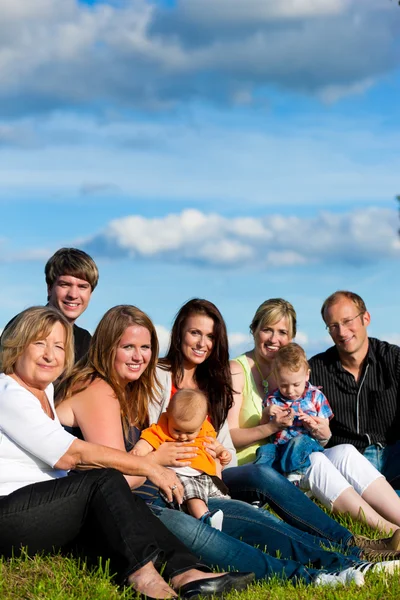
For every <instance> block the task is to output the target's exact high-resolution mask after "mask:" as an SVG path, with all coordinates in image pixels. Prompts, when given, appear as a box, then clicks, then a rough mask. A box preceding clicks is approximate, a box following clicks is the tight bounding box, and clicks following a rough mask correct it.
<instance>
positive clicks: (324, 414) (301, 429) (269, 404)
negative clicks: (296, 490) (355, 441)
mask: <svg viewBox="0 0 400 600" xmlns="http://www.w3.org/2000/svg"><path fill="white" fill-rule="evenodd" d="M273 371H274V376H275V379H276V382H277V384H278V387H277V389H276V390H275V391H274V392H273V393H272V394H270V395H267V396H266V397H265V398H264V400H263V407H264V408H266V409H267V410H266V414H269V418H270V420H273V419H274V418H276V416H277V415H284V414H285V413H286V414H287V413H288V410H289V411H290V410H292V411H293V423H292V425H289V426H288V427H286V428H285V429H281V430H279V431H278V432H277V433H275V434H273V435H272V436H271V437H270V441H271V442H273V444H267V445H266V446H260V447H259V448H258V450H257V452H256V460H255V464H257V463H262V464H270V465H271V466H273V467H274V468H276V469H277V470H278V471H279V472H280V473H283V474H284V475H285V476H286V477H287V478H288V479H289V481H292V482H293V483H295V484H296V485H299V482H300V480H301V479H302V477H303V474H304V472H305V471H306V469H307V468H308V467H309V466H310V464H311V462H310V454H311V453H312V452H323V450H324V445H325V444H326V443H327V442H328V439H329V437H330V430H329V419H330V418H332V416H333V413H332V410H331V407H330V406H329V403H328V400H327V399H326V398H325V396H324V394H323V393H322V392H321V391H320V390H319V389H318V388H316V387H315V386H313V385H311V384H310V382H309V378H310V369H309V366H308V362H307V357H306V354H305V352H304V350H303V348H301V346H299V345H298V344H296V343H294V342H291V343H290V344H287V345H286V346H283V347H282V348H280V349H279V350H278V352H277V353H276V356H275V360H274V366H273ZM320 428H324V431H326V432H327V438H326V439H321V438H320V439H318V440H316V439H314V437H312V435H313V432H317V431H319V430H320Z"/></svg>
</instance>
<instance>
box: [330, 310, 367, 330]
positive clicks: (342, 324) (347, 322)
mask: <svg viewBox="0 0 400 600" xmlns="http://www.w3.org/2000/svg"><path fill="white" fill-rule="evenodd" d="M363 314H364V311H361V312H360V313H358V315H356V316H355V317H352V318H351V319H343V320H342V321H339V323H331V325H326V329H327V330H328V331H329V333H335V332H336V331H339V327H346V328H347V327H350V325H351V324H352V322H353V321H354V319H357V317H360V316H361V315H363Z"/></svg>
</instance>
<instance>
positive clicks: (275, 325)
mask: <svg viewBox="0 0 400 600" xmlns="http://www.w3.org/2000/svg"><path fill="white" fill-rule="evenodd" d="M250 331H251V333H252V334H253V337H254V348H253V349H252V350H250V351H249V352H246V353H245V354H242V355H241V356H239V357H238V358H237V359H236V360H234V361H231V373H232V387H233V390H234V399H233V405H232V407H231V408H230V410H229V414H228V424H229V429H230V433H231V437H232V441H233V443H234V445H235V447H236V450H237V458H238V464H239V467H238V468H237V469H234V470H230V469H227V470H226V471H225V472H224V480H225V482H226V484H227V485H228V487H229V489H230V491H231V494H232V496H233V497H235V498H238V499H240V500H244V501H247V502H248V501H255V500H260V501H261V502H263V501H264V500H265V491H266V490H271V489H273V490H274V494H275V493H276V490H277V488H282V487H283V482H282V479H277V477H276V475H275V473H274V470H273V469H271V468H269V467H266V466H265V465H262V467H263V468H262V469H261V465H258V464H256V465H253V464H250V463H252V462H253V461H254V459H255V455H256V451H257V448H258V447H259V446H261V445H262V444H265V443H267V441H268V439H267V438H268V437H269V436H270V435H271V434H273V433H276V432H277V431H278V430H279V429H282V428H285V427H288V426H290V425H292V423H293V418H294V411H293V409H285V410H284V409H282V412H281V414H280V416H279V415H277V416H276V418H274V419H273V420H270V419H269V414H268V412H267V411H268V409H264V411H263V410H262V400H263V398H264V396H265V395H266V394H267V392H268V391H270V392H272V391H273V390H275V389H276V388H277V387H278V386H277V382H276V381H275V378H274V372H273V364H274V359H275V355H276V352H277V351H278V350H279V349H280V348H281V347H282V346H286V345H287V344H288V343H289V342H291V341H292V339H293V338H294V337H295V335H296V313H295V310H294V308H293V306H292V305H291V304H290V303H289V302H287V301H286V300H283V299H282V298H272V299H270V300H266V301H265V302H263V303H262V304H261V306H259V308H258V309H257V311H256V314H255V315H254V318H253V320H252V322H251V324H250ZM328 400H329V398H328ZM313 437H314V438H315V439H317V440H319V439H327V438H329V437H330V431H329V426H327V424H325V423H324V424H323V425H321V426H320V427H319V429H318V431H317V432H315V433H313ZM310 456H312V457H313V458H312V460H311V466H310V468H309V470H308V471H307V482H308V483H309V488H308V489H310V488H311V492H312V494H313V495H314V496H315V497H316V498H318V500H320V502H322V503H323V504H324V505H325V506H326V507H327V508H329V509H330V510H332V511H333V512H338V513H342V512H348V513H350V515H351V516H352V517H353V518H354V519H356V520H359V519H360V518H362V520H366V522H367V523H368V524H369V525H370V526H371V527H375V528H377V529H379V530H383V531H386V532H389V531H396V530H397V529H399V526H400V518H399V517H398V515H399V509H400V501H399V498H398V497H397V495H396V493H395V492H394V490H393V489H392V488H391V486H390V485H389V484H388V483H387V481H386V479H385V478H384V477H382V476H380V474H379V473H378V471H376V469H374V468H372V469H371V464H370V463H369V462H368V461H367V459H366V458H364V457H363V456H362V455H361V454H360V453H359V452H358V451H357V450H356V449H355V448H354V447H353V446H351V445H350V444H341V445H339V446H335V447H334V448H329V449H328V450H325V452H323V453H322V452H318V453H313V454H312V455H310ZM338 471H339V472H340V473H338ZM332 473H334V474H333V475H332ZM340 474H341V475H340ZM291 485H292V484H291ZM292 488H294V486H293V485H292ZM296 491H297V490H296ZM269 493H271V492H269ZM293 493H295V492H294V489H293ZM267 501H268V498H267ZM304 518H305V513H304Z"/></svg>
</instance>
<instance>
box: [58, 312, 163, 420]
mask: <svg viewBox="0 0 400 600" xmlns="http://www.w3.org/2000/svg"><path fill="white" fill-rule="evenodd" d="M131 325H139V326H141V327H144V328H145V329H147V330H148V331H149V333H150V337H151V358H150V361H149V364H148V366H147V368H146V370H145V371H144V373H143V374H142V375H141V377H140V378H139V379H137V380H136V381H131V382H130V383H128V385H127V386H126V387H124V386H121V384H120V383H119V382H118V378H117V377H116V373H115V368H114V362H115V355H116V352H117V347H118V343H119V341H120V339H121V338H122V336H123V334H124V331H125V330H126V328H127V327H130V326H131ZM157 358H158V339H157V333H156V330H155V327H154V325H153V323H152V322H151V320H150V318H149V317H148V316H147V315H146V314H145V313H144V312H143V311H141V310H140V309H139V308H137V307H136V306H131V305H128V304H122V305H119V306H114V307H113V308H110V310H108V311H107V312H106V314H105V315H104V316H103V318H102V319H101V321H100V323H99V324H98V326H97V327H96V331H95V332H94V334H93V337H92V340H91V342H90V347H89V352H88V354H87V356H85V357H83V358H82V359H81V360H80V361H79V362H78V363H77V364H76V365H75V367H74V369H73V371H72V373H71V375H70V376H69V377H67V378H65V379H63V380H62V381H61V383H60V384H59V385H58V386H57V389H56V398H57V402H62V401H63V400H65V399H66V398H69V397H70V396H72V395H74V394H78V393H79V392H82V391H83V390H85V389H86V388H87V387H88V386H89V385H90V384H91V383H92V382H93V381H94V380H95V379H96V378H101V379H104V381H106V382H107V383H108V384H109V385H110V386H111V388H112V389H113V391H114V393H115V395H116V397H117V398H118V401H119V403H120V406H121V415H122V417H123V423H124V427H126V426H129V425H136V426H137V427H139V428H140V429H142V428H143V427H147V426H148V405H149V402H152V401H157V399H156V393H155V390H156V388H157V386H158V381H157V378H156V364H157Z"/></svg>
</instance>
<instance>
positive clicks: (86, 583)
mask: <svg viewBox="0 0 400 600" xmlns="http://www.w3.org/2000/svg"><path fill="white" fill-rule="evenodd" d="M338 520H339V521H340V522H341V523H342V524H343V525H345V526H346V527H348V528H349V529H351V530H352V531H353V532H356V533H360V534H363V535H368V536H369V537H376V533H375V532H373V531H371V530H369V529H368V528H367V527H366V526H365V525H363V524H360V523H353V522H352V521H351V520H350V519H349V518H347V517H346V516H344V517H343V516H341V517H340V518H338ZM0 535H1V532H0ZM135 597H136V596H135V593H133V592H132V591H131V590H129V589H124V590H121V589H118V588H117V586H116V585H114V584H113V582H112V579H111V577H110V574H109V573H108V570H107V565H106V566H105V567H104V568H102V567H99V568H97V569H96V570H89V569H88V568H87V567H86V565H85V564H84V563H82V562H80V561H78V560H74V559H71V558H63V557H61V556H55V557H40V556H39V557H34V558H29V557H26V556H24V557H22V558H14V559H12V560H10V561H1V560H0V599H1V600H16V599H18V600H67V599H68V600H97V599H98V600H122V599H124V600H129V599H134V598H135ZM227 598H228V599H229V600H256V599H257V600H311V599H314V598H315V599H318V600H345V599H346V600H348V599H349V598H351V599H352V600H378V599H379V600H380V599H382V600H383V599H384V600H391V599H393V600H398V599H399V598H400V577H399V575H396V576H392V577H390V576H383V575H375V574H368V575H367V577H366V584H365V586H364V587H362V588H357V587H355V586H350V587H347V588H315V587H312V586H304V585H298V586H296V587H294V586H293V585H292V584H290V583H282V582H280V581H278V580H274V581H269V582H268V583H267V582H260V583H257V584H255V585H253V586H252V587H250V588H249V589H248V590H247V591H245V592H242V593H240V594H239V593H232V594H230V595H229V596H228V597H227Z"/></svg>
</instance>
